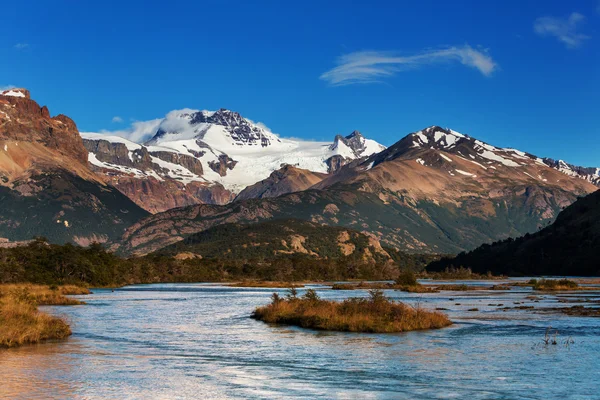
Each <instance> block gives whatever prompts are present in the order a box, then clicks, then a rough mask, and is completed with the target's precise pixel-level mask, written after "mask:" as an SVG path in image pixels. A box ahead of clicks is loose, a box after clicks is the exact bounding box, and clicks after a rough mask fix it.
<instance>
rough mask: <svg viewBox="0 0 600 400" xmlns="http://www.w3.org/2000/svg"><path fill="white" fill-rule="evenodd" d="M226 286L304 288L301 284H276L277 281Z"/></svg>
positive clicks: (244, 282) (247, 282) (248, 282)
mask: <svg viewBox="0 0 600 400" xmlns="http://www.w3.org/2000/svg"><path fill="white" fill-rule="evenodd" d="M226 286H229V287H258V288H290V287H295V288H302V287H304V285H303V284H301V283H294V282H278V281H242V282H235V283H230V284H228V285H226Z"/></svg>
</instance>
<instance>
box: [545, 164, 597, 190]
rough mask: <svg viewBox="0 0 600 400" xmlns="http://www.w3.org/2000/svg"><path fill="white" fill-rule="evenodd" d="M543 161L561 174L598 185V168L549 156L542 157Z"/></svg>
mask: <svg viewBox="0 0 600 400" xmlns="http://www.w3.org/2000/svg"><path fill="white" fill-rule="evenodd" d="M543 162H544V164H546V165H547V166H549V167H551V168H554V169H556V170H558V171H560V172H562V173H563V174H566V175H569V176H575V177H578V178H581V179H585V180H586V181H588V182H590V183H592V184H594V185H596V186H599V187H600V168H593V167H579V166H577V165H573V164H569V163H567V162H565V161H563V160H558V161H556V160H553V159H551V158H544V159H543Z"/></svg>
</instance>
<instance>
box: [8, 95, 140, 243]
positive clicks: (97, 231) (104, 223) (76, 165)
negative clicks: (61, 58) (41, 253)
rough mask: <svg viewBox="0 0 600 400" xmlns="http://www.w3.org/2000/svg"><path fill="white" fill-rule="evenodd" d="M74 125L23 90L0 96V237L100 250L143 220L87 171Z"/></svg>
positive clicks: (84, 152) (135, 208)
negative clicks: (101, 244) (42, 239)
mask: <svg viewBox="0 0 600 400" xmlns="http://www.w3.org/2000/svg"><path fill="white" fill-rule="evenodd" d="M87 159H88V152H87V150H86V149H85V147H84V146H83V143H82V140H81V138H80V136H79V132H78V130H77V126H76V125H75V123H74V122H73V121H72V120H71V119H70V118H68V117H67V116H65V115H58V116H55V117H51V115H50V111H49V110H48V107H46V106H43V107H40V106H39V105H38V104H37V103H36V102H35V101H33V100H32V99H31V98H30V94H29V91H27V90H25V89H9V90H7V91H4V92H2V93H0V209H2V213H0V237H5V238H8V239H10V240H28V239H31V238H32V237H34V236H46V237H48V238H50V239H51V240H52V241H53V242H58V243H62V242H77V243H80V244H88V243H90V242H92V241H97V242H106V241H109V240H114V239H116V238H117V237H119V236H120V235H121V234H122V232H123V230H124V228H125V227H127V226H129V225H131V224H132V223H133V222H135V221H137V220H139V219H140V218H142V217H144V216H146V215H147V212H145V211H144V210H142V209H141V208H139V207H138V206H136V205H135V204H134V203H133V202H131V201H130V200H129V199H128V198H127V197H126V196H124V195H123V194H121V193H120V192H119V191H118V190H116V189H114V188H112V187H111V186H108V185H106V183H105V182H104V180H103V179H102V178H101V177H100V176H98V175H96V174H95V173H94V172H93V171H92V170H90V168H89V166H88V163H87Z"/></svg>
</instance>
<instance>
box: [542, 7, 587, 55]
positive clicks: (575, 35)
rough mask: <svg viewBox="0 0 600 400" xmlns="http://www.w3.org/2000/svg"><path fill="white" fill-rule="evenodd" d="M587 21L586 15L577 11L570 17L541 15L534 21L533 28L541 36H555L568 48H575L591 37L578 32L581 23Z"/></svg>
mask: <svg viewBox="0 0 600 400" xmlns="http://www.w3.org/2000/svg"><path fill="white" fill-rule="evenodd" d="M584 21H585V16H583V15H582V14H579V13H577V12H574V13H571V15H569V17H568V18H555V17H541V18H538V19H536V20H535V22H534V23H533V30H534V31H535V33H537V34H538V35H540V36H554V37H556V38H557V39H558V40H559V41H560V42H562V43H563V44H564V45H565V46H567V48H569V49H574V48H577V47H579V46H581V44H582V43H583V41H584V40H586V39H589V38H590V37H589V36H587V35H584V34H583V33H579V32H577V30H578V27H579V25H581V24H582V23H583V22H584Z"/></svg>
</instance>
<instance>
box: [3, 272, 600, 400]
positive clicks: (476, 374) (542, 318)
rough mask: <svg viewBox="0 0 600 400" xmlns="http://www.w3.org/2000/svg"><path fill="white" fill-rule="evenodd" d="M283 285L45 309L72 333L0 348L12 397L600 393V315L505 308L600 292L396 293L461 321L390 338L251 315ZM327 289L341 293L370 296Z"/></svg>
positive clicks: (150, 292) (143, 290) (188, 287)
mask: <svg viewBox="0 0 600 400" xmlns="http://www.w3.org/2000/svg"><path fill="white" fill-rule="evenodd" d="M496 283H497V282H496ZM469 284H485V285H487V286H490V284H491V283H489V282H488V283H481V282H479V283H477V282H475V283H469ZM314 287H316V288H317V289H319V287H318V286H314ZM273 291H274V290H273V289H243V288H227V287H222V286H215V285H206V284H197V285H193V284H170V285H147V286H145V285H140V286H129V287H126V288H122V289H119V290H116V291H115V292H111V291H110V290H94V294H93V295H91V296H86V297H85V301H86V302H87V303H88V304H87V305H85V306H75V307H47V310H48V311H50V312H52V313H55V314H60V315H63V316H65V317H66V318H67V319H68V320H69V321H70V323H71V326H72V329H73V332H74V334H73V336H72V337H71V338H70V339H69V340H67V341H63V342H56V343H46V344H42V345H37V346H29V347H22V348H19V349H11V350H2V351H0V374H1V375H0V376H1V377H2V381H1V385H0V398H23V399H36V398H61V399H62V398H75V399H104V398H119V399H128V398H131V399H133V398H136V399H137V398H160V399H168V398H217V399H223V398H289V397H302V398H319V397H321V398H332V397H333V398H394V399H397V398H407V399H431V398H437V399H447V398H469V399H567V398H572V399H584V398H598V396H599V395H598V393H600V383H599V382H600V371H598V368H597V365H598V361H597V360H598V358H599V356H600V339H599V334H600V319H594V318H581V317H570V316H566V315H560V314H539V313H532V312H531V311H529V310H517V309H509V310H503V309H502V308H503V307H506V306H510V307H515V306H518V305H533V306H535V307H536V308H538V307H563V306H564V307H570V306H571V305H574V304H581V303H580V302H581V300H582V299H585V300H587V301H588V303H594V302H597V301H598V300H600V294H599V293H596V292H585V293H581V294H576V295H559V296H555V295H551V294H541V295H539V294H538V295H536V297H535V298H527V297H528V296H530V295H531V292H530V290H529V289H526V288H521V289H514V290H510V291H506V292H499V291H473V292H466V293H462V294H458V293H456V292H442V293H427V294H411V293H401V292H394V291H388V293H387V294H388V295H389V296H390V297H394V298H399V299H402V300H403V301H406V302H409V303H411V304H417V303H419V304H421V305H423V306H425V307H429V308H435V307H440V308H446V309H447V311H445V312H447V313H448V314H449V315H450V317H451V318H452V320H453V321H455V324H454V325H453V326H451V327H449V328H445V329H441V330H435V331H427V332H409V333H404V334H385V335H381V334H351V333H333V332H315V331H309V330H304V329H300V328H296V327H288V326H269V325H267V324H264V323H262V322H258V321H254V320H252V319H250V318H248V315H249V314H250V312H251V311H252V310H253V309H254V308H255V307H256V306H258V305H261V304H264V303H266V302H268V301H269V296H270V293H271V292H273ZM275 291H279V292H283V291H282V290H275ZM300 293H302V290H300ZM319 294H320V295H321V296H322V297H326V298H332V299H342V298H344V297H347V296H364V295H366V291H358V290H357V291H352V292H342V291H331V290H325V289H320V290H319ZM457 304H458V305H457ZM500 304H501V305H502V306H499V305H500ZM473 308H477V309H478V311H468V310H469V309H473ZM548 326H552V327H553V329H557V330H558V331H559V341H561V340H562V341H564V340H566V339H567V338H568V337H571V338H572V339H573V340H574V341H575V343H574V344H572V345H570V346H569V347H566V346H565V345H563V344H562V341H561V344H560V345H558V346H543V345H541V339H542V338H543V337H544V333H545V331H546V328H547V327H548Z"/></svg>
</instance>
